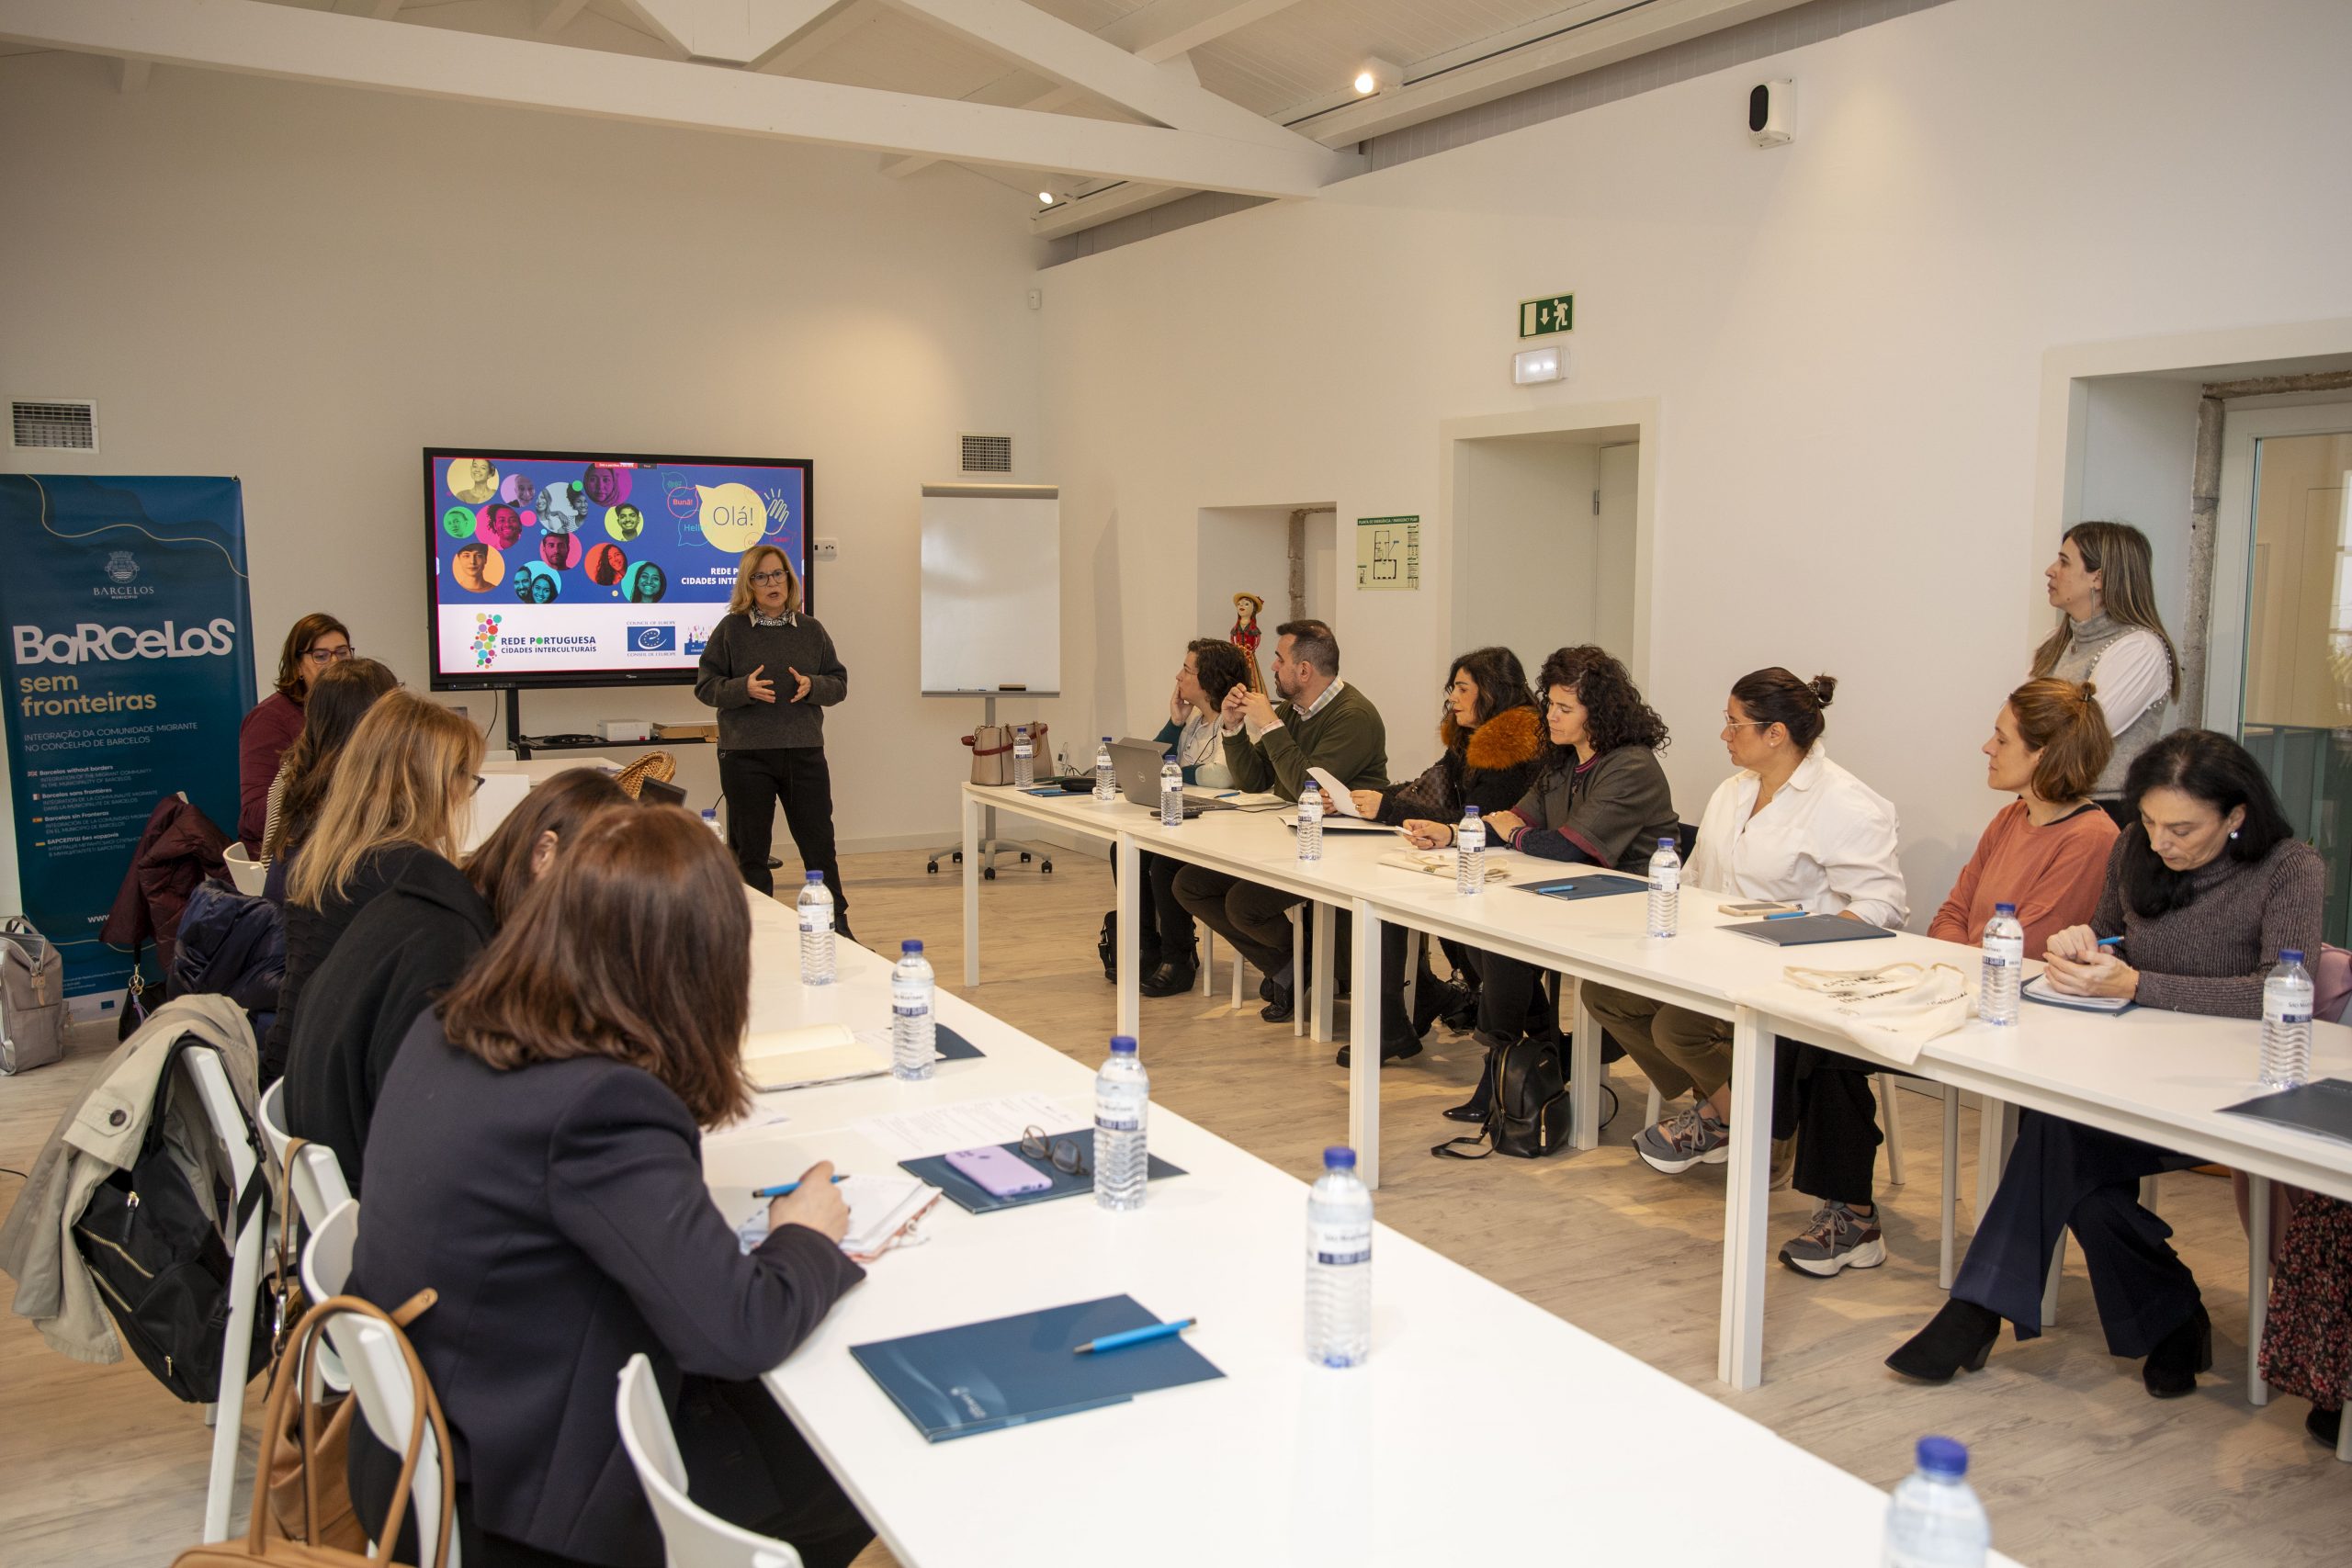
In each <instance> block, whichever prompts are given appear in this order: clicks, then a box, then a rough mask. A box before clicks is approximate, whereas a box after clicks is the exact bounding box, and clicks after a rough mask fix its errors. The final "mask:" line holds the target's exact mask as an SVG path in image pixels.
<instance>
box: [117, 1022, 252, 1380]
mask: <svg viewBox="0 0 2352 1568" xmlns="http://www.w3.org/2000/svg"><path fill="white" fill-rule="evenodd" d="M209 1049H210V1047H209V1046H207V1045H205V1044H204V1043H202V1042H200V1041H197V1040H194V1039H191V1038H188V1037H185V1036H184V1037H182V1038H181V1039H180V1040H178V1041H176V1042H175V1043H173V1045H172V1049H171V1055H170V1056H169V1057H168V1058H167V1059H166V1061H165V1062H164V1070H163V1074H162V1076H160V1077H158V1078H157V1079H156V1080H155V1082H156V1103H155V1105H154V1107H153V1110H152V1111H151V1112H150V1114H149V1116H148V1118H147V1134H146V1136H145V1137H144V1138H143V1139H141V1142H140V1145H139V1156H138V1158H137V1159H136V1160H135V1161H134V1162H133V1163H132V1165H131V1167H130V1169H129V1170H118V1171H116V1172H115V1173H114V1174H113V1175H111V1176H109V1177H107V1179H106V1180H104V1181H102V1182H100V1183H99V1184H98V1186H97V1188H96V1190H93V1191H92V1192H91V1194H90V1201H89V1203H88V1205H87V1206H86V1207H85V1208H84V1209H83V1211H82V1217H81V1218H80V1219H78V1220H76V1221H75V1222H74V1247H76V1248H77V1249H78V1250H79V1251H80V1252H81V1254H82V1261H83V1262H84V1263H85V1264H87V1265H89V1269H90V1277H91V1279H92V1280H93V1282H94V1283H96V1286H97V1289H98V1296H99V1299H100V1300H102V1301H104V1302H105V1303H106V1304H107V1313H108V1314H111V1315H112V1316H113V1318H114V1325H115V1327H116V1329H117V1330H118V1331H119V1333H120V1334H121V1335H122V1338H123V1343H125V1344H127V1345H129V1346H130V1351H131V1354H133V1355H135V1356H137V1357H138V1358H139V1359H140V1361H141V1364H142V1365H144V1366H145V1367H146V1369H147V1370H148V1371H151V1372H153V1373H154V1374H155V1378H156V1381H158V1382H161V1383H162V1384H163V1385H164V1387H165V1388H168V1389H170V1390H171V1391H172V1392H173V1393H175V1394H177V1395H178V1396H179V1397H180V1398H181V1399H184V1400H186V1401H187V1402H188V1403H189V1404H212V1403H214V1402H216V1401H217V1400H218V1399H219V1398H220V1351H221V1348H222V1345H223V1342H224V1340H225V1339H226V1337H227V1333H228V1327H229V1271H230V1263H231V1258H230V1255H229V1247H228V1244H227V1243H226V1242H224V1241H222V1240H221V1238H220V1231H219V1230H217V1229H216V1228H214V1226H213V1224H212V1222H211V1220H209V1219H208V1218H207V1217H206V1211H205V1206H204V1205H203V1204H202V1203H200V1202H198V1199H197V1193H196V1189H195V1188H194V1187H193V1186H191V1185H190V1184H189V1182H188V1178H187V1172H185V1171H183V1170H182V1169H181V1168H180V1167H179V1163H178V1162H177V1161H176V1160H175V1159H173V1158H172V1155H171V1151H170V1150H169V1149H167V1148H165V1147H164V1111H165V1108H166V1107H167V1106H168V1105H169V1103H170V1097H171V1096H172V1095H173V1094H175V1093H177V1092H178V1091H179V1089H180V1087H181V1078H180V1076H179V1072H178V1069H179V1066H180V1055H181V1053H182V1052H185V1051H189V1050H199V1051H200V1050H209ZM255 1146H256V1147H258V1146H259V1145H258V1143H256V1145H255ZM266 1190H267V1183H266V1179H265V1177H264V1174H263V1169H262V1165H261V1161H260V1160H259V1159H258V1158H256V1159H255V1160H254V1174H253V1179H251V1180H250V1181H248V1182H246V1183H245V1190H243V1192H241V1193H238V1194H237V1199H236V1206H235V1213H236V1218H235V1222H234V1224H233V1226H232V1230H231V1233H230V1234H232V1235H236V1234H239V1233H241V1232H243V1229H244V1226H245V1222H246V1221H247V1220H249V1219H251V1218H252V1217H253V1213H254V1206H255V1205H256V1204H258V1203H260V1202H261V1201H262V1198H263V1196H264V1194H265V1193H266ZM227 1195H228V1194H227V1192H226V1190H220V1191H216V1192H215V1194H214V1197H215V1198H216V1199H225V1198H226V1197H227ZM213 1208H214V1210H215V1211H218V1210H219V1208H220V1203H219V1202H217V1201H216V1202H215V1203H214V1205H213ZM256 1300H257V1301H258V1292H256ZM253 1319H254V1343H253V1351H252V1354H251V1356H250V1357H248V1359H246V1362H245V1365H246V1366H247V1368H249V1369H251V1370H253V1371H260V1370H261V1369H262V1368H264V1367H266V1366H267V1365H268V1364H269V1340H270V1322H269V1314H267V1313H266V1312H262V1311H260V1310H258V1309H256V1310H255V1311H254V1314H253Z"/></svg>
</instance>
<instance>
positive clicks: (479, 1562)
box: [348, 1377, 874, 1568]
mask: <svg viewBox="0 0 2352 1568" xmlns="http://www.w3.org/2000/svg"><path fill="white" fill-rule="evenodd" d="M670 1425H671V1428H672V1430H673V1431H674V1432H675V1433H676V1434H677V1438H678V1454H679V1457H680V1458H681V1459H683V1460H684V1461H685V1465H686V1484H687V1495H689V1496H690V1497H691V1498H692V1499H693V1500H694V1502H695V1505H696V1506H699V1507H702V1508H704V1509H706V1510H707V1511H708V1512H710V1513H713V1514H716V1515H718V1517H720V1518H722V1519H725V1520H726V1521H727V1522H728V1523H729V1524H731V1525H740V1526H741V1527H742V1528H743V1529H748V1530H755V1531H757V1532H758V1533H759V1534H761V1535H765V1536H773V1537H775V1539H776V1540H782V1541H787V1542H789V1543H790V1544H791V1545H792V1546H794V1547H795V1548H797V1550H798V1551H799V1553H800V1561H801V1562H804V1563H806V1564H808V1568H848V1564H849V1563H850V1562H852V1561H853V1560H854V1559H855V1557H856V1556H857V1554H858V1553H859V1552H861V1551H865V1546H866V1543H867V1542H868V1541H870V1540H873V1539H874V1530H873V1527H871V1526H869V1525H868V1524H867V1523H866V1522H865V1517H863V1516H862V1515H860V1514H859V1513H858V1511H857V1506H856V1505H855V1504H854V1503H852V1502H851V1501H850V1500H849V1497H848V1495H846V1494H845V1493H843V1492H842V1489H841V1483H839V1482H837V1481H835V1480H834V1479H833V1477H832V1474H831V1472H829V1471H827V1470H826V1469H825V1466H824V1461H821V1460H820V1459H819V1458H818V1457H817V1456H816V1454H815V1452H814V1451H813V1450H810V1448H809V1440H808V1439H807V1438H803V1437H802V1436H801V1435H800V1429H799V1428H798V1427H795V1426H794V1425H793V1424H792V1421H791V1418H790V1417H788V1416H786V1415H785V1413H784V1411H783V1409H782V1408H781V1407H780V1406H778V1405H777V1404H776V1402H775V1396H774V1395H773V1394H771V1393H768V1391H767V1389H766V1388H765V1387H764V1386H763V1385H762V1384H760V1383H757V1382H720V1381H719V1380H718V1379H716V1378H698V1377H688V1378H687V1379H686V1380H685V1382H684V1386H683V1387H682V1388H681V1389H680V1391H679V1398H678V1410H677V1414H676V1415H675V1416H673V1417H672V1419H671V1423H670ZM618 1453H619V1450H617V1449H616V1450H615V1454H616V1458H617V1456H618ZM400 1469H401V1466H400V1456H399V1455H398V1454H395V1453H393V1452H392V1451H391V1450H390V1449H387V1448H385V1447H384V1446H383V1445H382V1444H380V1443H379V1442H377V1441H376V1440H375V1438H373V1437H372V1436H371V1435H370V1434H369V1432H368V1424H367V1423H366V1422H365V1421H359V1422H355V1423H354V1424H353V1426H352V1431H351V1458H350V1462H349V1465H348V1471H349V1477H350V1482H351V1500H352V1508H353V1511H354V1512H355V1513H356V1514H357V1516H358V1517H359V1522H360V1523H361V1524H363V1525H365V1526H366V1527H367V1529H368V1535H369V1536H370V1537H373V1536H375V1535H376V1534H377V1533H378V1532H379V1531H380V1530H381V1529H382V1528H383V1523H384V1516H385V1515H386V1514H388V1513H389V1512H390V1509H391V1495H392V1490H393V1488H394V1487H395V1486H397V1485H398V1484H399V1480H400ZM616 1484H626V1485H628V1486H629V1487H631V1488H632V1489H634V1488H635V1487H636V1485H637V1478H636V1476H635V1475H634V1474H632V1473H628V1471H627V1466H626V1465H625V1464H624V1465H623V1466H622V1467H621V1471H620V1472H618V1473H617V1474H616ZM456 1500H457V1506H458V1556H459V1557H461V1558H462V1559H463V1560H464V1561H465V1562H466V1563H467V1564H468V1565H469V1568H586V1565H585V1564H583V1563H582V1562H580V1560H578V1559H575V1558H570V1557H563V1556H560V1555H558V1554H557V1553H555V1552H552V1551H541V1550H540V1549H539V1548H537V1547H535V1546H532V1545H529V1544H528V1543H526V1542H524V1541H519V1540H513V1539H511V1538H509V1537H506V1536H503V1535H493V1534H492V1533H491V1532H489V1531H487V1530H484V1529H480V1528H479V1527H477V1526H476V1525H475V1524H474V1523H473V1522H472V1521H473V1517H474V1516H473V1488H472V1487H471V1486H469V1485H467V1484H464V1483H460V1484H459V1485H458V1489H457V1499H456ZM389 1555H390V1556H391V1557H392V1558H393V1559H395V1560H396V1561H399V1562H416V1561H417V1555H416V1529H415V1521H414V1519H413V1518H411V1519H409V1520H407V1521H405V1522H403V1523H402V1524H401V1536H400V1545H399V1549H398V1550H397V1551H394V1552H392V1553H390V1554H389ZM644 1568H661V1559H660V1558H659V1557H655V1558H653V1559H652V1560H650V1561H649V1562H647V1563H646V1564H645V1565H644Z"/></svg>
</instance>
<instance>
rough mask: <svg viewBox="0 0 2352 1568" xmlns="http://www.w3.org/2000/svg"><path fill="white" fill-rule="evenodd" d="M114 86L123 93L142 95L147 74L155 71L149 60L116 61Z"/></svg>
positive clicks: (145, 86) (145, 85)
mask: <svg viewBox="0 0 2352 1568" xmlns="http://www.w3.org/2000/svg"><path fill="white" fill-rule="evenodd" d="M114 63H115V85H117V86H119V87H120V88H121V89H122V90H123V92H125V93H126V94H128V93H143V92H145V91H146V90H147V73H149V72H151V71H153V70H154V69H155V65H154V62H153V61H149V60H118V61H116V62H114Z"/></svg>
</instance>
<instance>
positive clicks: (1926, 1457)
mask: <svg viewBox="0 0 2352 1568" xmlns="http://www.w3.org/2000/svg"><path fill="white" fill-rule="evenodd" d="M1918 1451H1919V1468H1918V1469H1917V1470H1915V1471H1913V1472H1911V1473H1910V1474H1909V1475H1908V1476H1905V1478H1904V1480H1903V1482H1902V1483H1901V1484H1900V1485H1898V1486H1896V1487H1895V1489H1894V1501H1893V1502H1891V1503H1889V1504H1888V1505H1887V1507H1886V1551H1885V1554H1884V1555H1883V1556H1882V1557H1881V1558H1880V1560H1879V1561H1880V1562H1882V1563H1883V1565H1884V1568H1983V1564H1984V1562H1985V1554H1986V1553H1987V1552H1989V1551H1992V1550H1993V1526H1992V1523H1991V1521H1990V1520H1988V1519H1986V1518H1985V1505H1984V1504H1983V1503H1981V1502H1979V1501H1977V1498H1976V1490H1975V1488H1974V1487H1972V1486H1971V1485H1969V1484H1968V1480H1967V1476H1968V1450H1967V1449H1966V1448H1965V1447H1963V1446H1962V1444H1959V1443H1956V1442H1954V1441H1953V1440H1952V1439H1951V1438H1920V1439H1919V1450H1918Z"/></svg>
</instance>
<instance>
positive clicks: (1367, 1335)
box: [1306, 1147, 1372, 1367]
mask: <svg viewBox="0 0 2352 1568" xmlns="http://www.w3.org/2000/svg"><path fill="white" fill-rule="evenodd" d="M1371 1351H1372V1193H1371V1192H1370V1191H1369V1190H1367V1189H1366V1188H1365V1187H1364V1184H1363V1182H1362V1181H1360V1180H1358V1179H1357V1178H1356V1152H1355V1150H1353V1149H1351V1148H1345V1147H1340V1148H1329V1149H1325V1150H1324V1151H1323V1176H1322V1179H1320V1180H1318V1181H1317V1182H1316V1184H1315V1185H1314V1186H1313V1187H1312V1188H1310V1189H1309V1190H1307V1194H1306V1359H1308V1360H1310V1361H1313V1362H1314V1363H1315V1364H1316V1365H1317V1366H1322V1367H1354V1366H1361V1365H1363V1359H1364V1358H1365V1357H1366V1356H1367V1355H1369V1354H1370V1353H1371Z"/></svg>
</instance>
